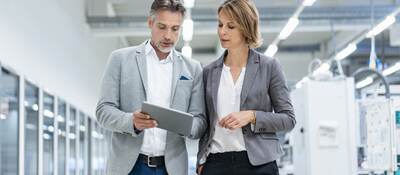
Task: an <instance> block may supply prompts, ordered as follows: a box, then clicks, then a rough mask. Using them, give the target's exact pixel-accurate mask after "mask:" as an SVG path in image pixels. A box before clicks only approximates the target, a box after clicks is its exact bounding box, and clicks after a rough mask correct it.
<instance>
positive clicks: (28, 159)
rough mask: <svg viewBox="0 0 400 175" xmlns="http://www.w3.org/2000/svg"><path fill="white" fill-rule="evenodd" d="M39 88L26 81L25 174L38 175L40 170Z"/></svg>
mask: <svg viewBox="0 0 400 175" xmlns="http://www.w3.org/2000/svg"><path fill="white" fill-rule="evenodd" d="M38 95H39V89H38V88H37V87H36V86H34V85H33V84H31V83H29V82H26V83H25V101H24V106H25V174H26V175H36V174H37V173H38V172H37V170H38V163H37V162H38V151H39V149H38V140H39V139H38V138H39V137H38V133H39V132H38V126H39V125H38V121H39V112H38V111H39V105H38V104H39V98H38Z"/></svg>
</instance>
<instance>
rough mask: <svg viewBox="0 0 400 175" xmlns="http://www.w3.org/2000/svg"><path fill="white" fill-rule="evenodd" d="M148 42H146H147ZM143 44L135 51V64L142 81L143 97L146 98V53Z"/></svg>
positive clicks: (144, 44)
mask: <svg viewBox="0 0 400 175" xmlns="http://www.w3.org/2000/svg"><path fill="white" fill-rule="evenodd" d="M147 42H148V41H147ZM147 42H145V43H143V44H142V45H141V46H139V48H138V50H136V54H137V55H136V62H137V66H138V68H139V73H140V77H141V79H142V84H143V87H144V92H145V96H146V98H147V89H148V88H147V63H146V53H145V46H146V43H147Z"/></svg>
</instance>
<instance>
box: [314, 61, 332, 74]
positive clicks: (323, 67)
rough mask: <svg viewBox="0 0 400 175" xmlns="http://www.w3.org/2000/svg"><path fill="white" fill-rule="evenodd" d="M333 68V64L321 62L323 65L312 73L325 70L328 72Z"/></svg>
mask: <svg viewBox="0 0 400 175" xmlns="http://www.w3.org/2000/svg"><path fill="white" fill-rule="evenodd" d="M330 68H331V65H330V64H328V63H323V64H321V66H319V68H318V69H317V70H315V71H314V72H313V73H312V75H314V76H315V75H317V74H319V73H323V72H327V71H329V69H330Z"/></svg>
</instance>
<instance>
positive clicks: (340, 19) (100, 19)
mask: <svg viewBox="0 0 400 175" xmlns="http://www.w3.org/2000/svg"><path fill="white" fill-rule="evenodd" d="M253 1H254V3H255V4H256V6H257V8H258V10H259V12H260V30H261V32H262V36H263V39H264V44H263V45H262V46H261V48H260V49H259V50H260V51H264V50H265V49H266V47H267V46H268V45H269V44H271V43H272V42H273V40H274V39H275V38H276V37H277V35H278V34H279V32H280V31H281V29H282V28H283V27H284V25H285V24H286V22H287V20H288V18H289V17H291V16H292V14H293V13H294V12H295V10H296V8H297V7H298V6H299V5H300V4H301V2H302V1H301V0H253ZM222 2H223V1H222V0H197V1H195V7H194V9H192V11H191V13H192V19H193V20H194V25H195V26H194V29H195V30H194V36H193V40H192V41H191V42H190V45H191V47H192V48H193V58H195V59H196V57H204V56H202V54H203V55H204V54H205V55H207V56H208V57H210V58H209V59H208V60H207V59H206V60H204V59H201V60H202V61H203V62H205V63H207V62H209V61H211V60H213V59H215V57H216V55H215V54H216V53H217V50H218V49H219V44H218V37H217V35H216V25H217V22H216V17H217V15H216V9H217V7H218V6H219V4H221V3H222ZM371 2H372V1H371V0H317V1H316V3H315V4H314V6H312V7H306V8H305V9H304V11H303V12H302V13H301V14H300V16H299V19H300V24H299V26H298V27H297V29H296V30H295V32H294V33H293V34H292V35H291V36H290V37H289V38H288V39H287V40H284V41H281V42H280V43H279V52H278V54H277V57H279V56H281V57H284V58H287V59H288V60H290V59H292V60H293V59H303V60H302V61H301V62H302V63H303V64H302V65H296V64H297V62H296V61H287V60H286V61H285V60H283V61H282V62H283V63H282V64H284V65H283V67H284V68H285V67H287V68H292V67H296V68H297V69H301V71H299V70H296V71H294V72H296V73H291V72H288V71H290V70H285V71H287V74H293V75H297V76H293V77H288V79H289V81H291V82H295V81H298V80H299V79H300V78H301V77H302V76H304V75H305V74H306V73H307V64H308V63H309V61H311V59H313V57H319V58H329V57H330V56H331V55H330V54H332V53H333V51H334V50H335V49H336V50H337V49H338V48H341V47H343V46H345V45H346V44H347V43H348V42H349V41H350V40H351V39H353V38H355V37H356V36H357V35H358V34H360V33H361V32H363V31H366V30H367V29H368V28H369V27H370V26H371V24H370V22H371V6H370V5H371ZM86 3H87V7H86V10H87V12H86V13H87V22H88V24H89V26H90V27H91V29H92V32H93V34H94V35H96V36H99V37H119V38H120V39H121V41H122V42H123V43H125V44H126V45H127V46H128V45H137V44H139V43H141V42H143V41H144V40H146V39H148V38H149V31H148V29H147V26H146V16H147V15H148V11H149V8H150V6H151V3H152V1H137V0H87V1H86ZM373 4H374V11H375V19H376V21H379V20H381V19H382V18H384V17H385V16H386V15H388V14H389V13H390V12H392V11H393V10H394V9H395V8H396V7H397V8H398V7H399V6H400V0H379V1H378V0H374V2H373ZM333 36H334V37H333ZM389 39H390V37H388V38H387V40H389ZM181 47H182V42H180V43H179V44H178V45H177V49H178V50H180V48H181ZM298 52H302V53H306V54H303V56H302V57H299V56H298ZM290 55H292V57H294V58H290ZM307 55H308V56H307ZM285 64H295V65H285ZM299 74H303V75H299Z"/></svg>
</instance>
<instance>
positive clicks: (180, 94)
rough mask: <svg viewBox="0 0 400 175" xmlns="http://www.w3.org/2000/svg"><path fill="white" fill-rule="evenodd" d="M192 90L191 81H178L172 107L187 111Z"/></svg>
mask: <svg viewBox="0 0 400 175" xmlns="http://www.w3.org/2000/svg"><path fill="white" fill-rule="evenodd" d="M192 88H193V80H178V82H177V84H176V89H175V97H174V106H175V108H176V109H180V110H182V111H187V109H188V107H189V100H190V96H191V93H192Z"/></svg>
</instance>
